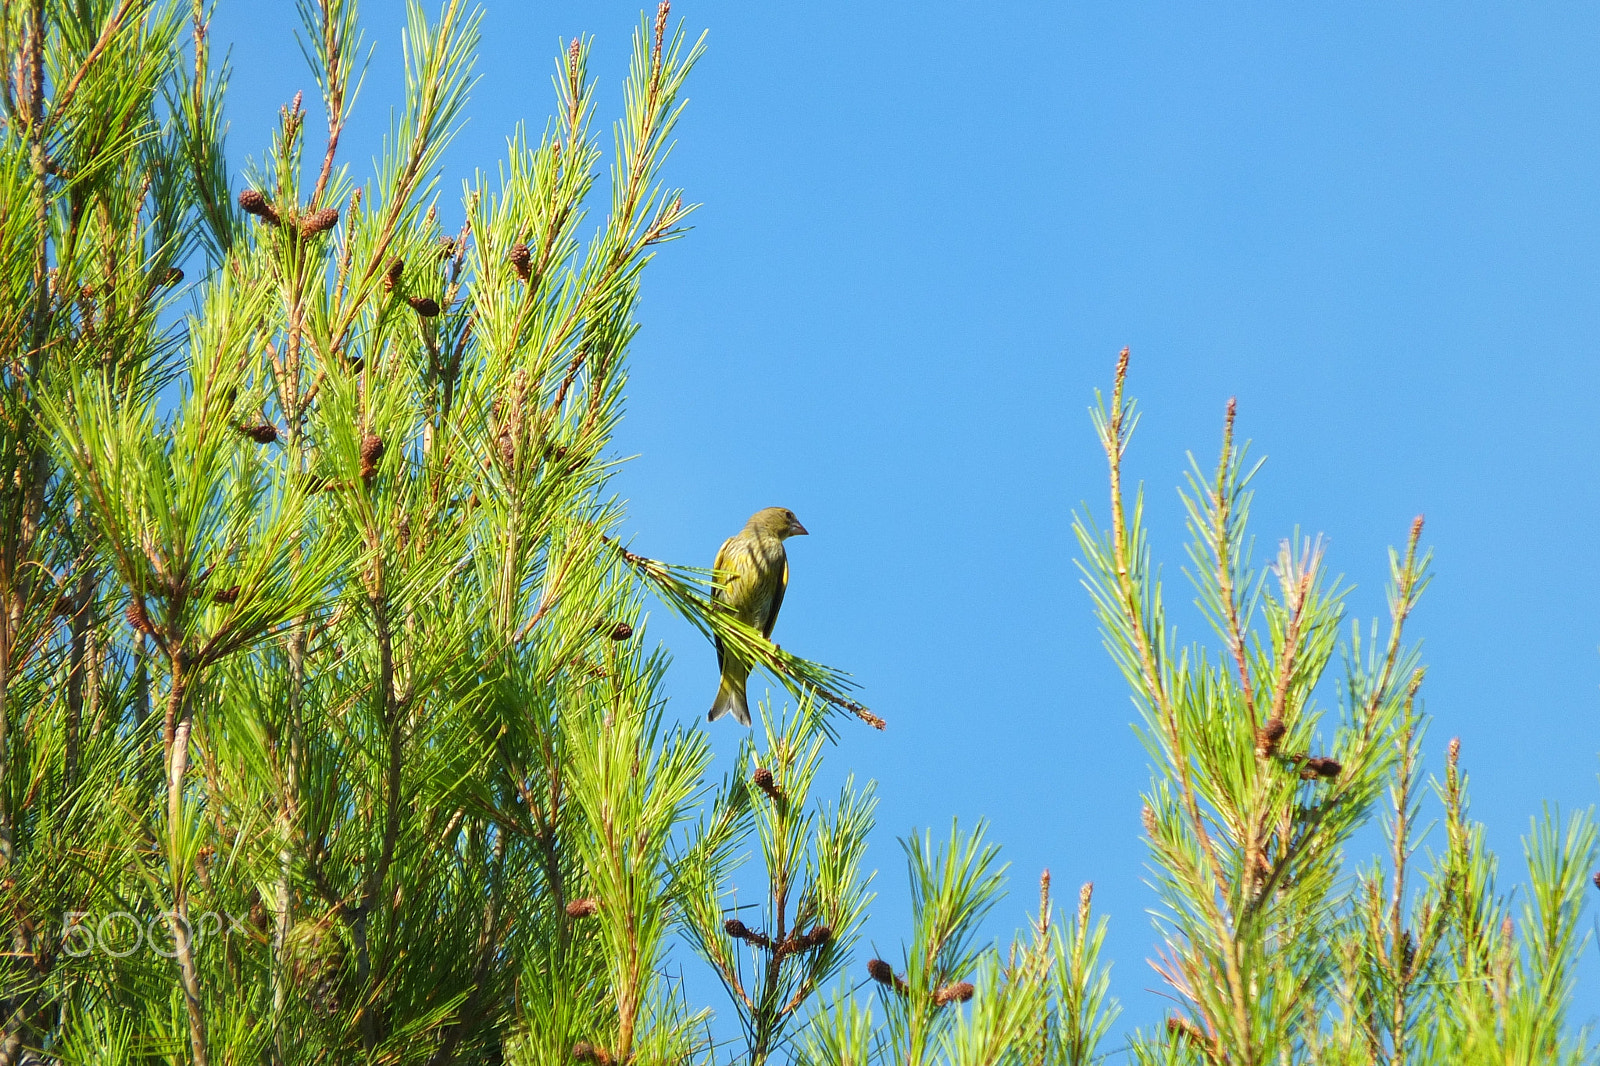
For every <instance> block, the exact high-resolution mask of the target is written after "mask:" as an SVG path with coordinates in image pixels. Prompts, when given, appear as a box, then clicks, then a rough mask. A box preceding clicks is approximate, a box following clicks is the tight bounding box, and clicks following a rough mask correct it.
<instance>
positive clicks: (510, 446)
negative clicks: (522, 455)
mask: <svg viewBox="0 0 1600 1066" xmlns="http://www.w3.org/2000/svg"><path fill="white" fill-rule="evenodd" d="M495 447H496V448H497V449H498V450H499V452H500V461H501V462H502V463H504V464H505V467H506V469H507V470H510V469H511V466H512V464H513V463H514V462H516V459H517V442H516V441H515V440H513V439H512V437H511V431H510V430H509V429H502V430H501V431H500V435H499V436H498V437H497V438H495Z"/></svg>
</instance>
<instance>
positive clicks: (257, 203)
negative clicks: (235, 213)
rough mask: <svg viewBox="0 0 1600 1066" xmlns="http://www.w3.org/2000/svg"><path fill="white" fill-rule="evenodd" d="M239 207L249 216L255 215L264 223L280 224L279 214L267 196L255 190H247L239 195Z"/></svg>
mask: <svg viewBox="0 0 1600 1066" xmlns="http://www.w3.org/2000/svg"><path fill="white" fill-rule="evenodd" d="M239 207H240V209H241V210H243V211H244V213H245V214H247V215H254V216H256V217H257V218H259V219H261V221H263V222H270V223H272V224H273V225H274V226H276V225H277V224H278V212H277V211H274V210H273V208H272V204H271V203H269V202H268V200H267V198H266V197H265V196H262V195H261V193H259V192H257V191H256V190H255V189H246V190H245V191H244V192H242V193H240V194H239Z"/></svg>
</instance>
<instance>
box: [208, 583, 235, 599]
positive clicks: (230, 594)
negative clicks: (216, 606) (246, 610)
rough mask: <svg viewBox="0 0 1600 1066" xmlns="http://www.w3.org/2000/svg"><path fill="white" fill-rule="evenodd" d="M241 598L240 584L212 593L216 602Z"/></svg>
mask: <svg viewBox="0 0 1600 1066" xmlns="http://www.w3.org/2000/svg"><path fill="white" fill-rule="evenodd" d="M238 598H239V586H238V585H231V586H229V587H228V588H225V589H223V590H222V591H221V592H215V593H212V595H211V599H212V601H213V602H215V603H232V602H234V601H235V600H237V599H238Z"/></svg>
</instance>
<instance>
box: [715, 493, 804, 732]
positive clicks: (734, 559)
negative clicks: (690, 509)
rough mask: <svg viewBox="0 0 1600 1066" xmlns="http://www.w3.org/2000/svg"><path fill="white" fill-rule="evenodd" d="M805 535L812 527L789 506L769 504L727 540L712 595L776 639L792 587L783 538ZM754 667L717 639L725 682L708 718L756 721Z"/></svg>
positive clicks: (740, 721)
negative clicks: (751, 695) (749, 688)
mask: <svg viewBox="0 0 1600 1066" xmlns="http://www.w3.org/2000/svg"><path fill="white" fill-rule="evenodd" d="M805 535H806V527H805V526H803V525H801V524H800V520H799V519H798V518H796V517H795V516H794V512H793V511H791V510H789V509H788V508H785V507H765V508H763V509H761V510H759V511H757V512H756V513H755V514H753V515H751V516H750V521H748V522H746V523H745V524H744V528H743V529H741V530H740V531H739V532H738V533H736V534H734V535H733V536H731V537H729V538H728V539H727V540H725V541H723V542H722V547H721V549H719V550H718V552H717V561H716V562H714V563H712V564H711V565H712V568H713V569H714V570H716V572H717V582H718V584H717V589H716V591H715V592H713V593H712V598H713V599H715V600H717V601H718V602H720V603H725V604H727V605H728V606H729V607H731V608H732V609H733V613H734V615H735V617H737V618H738V619H739V620H740V621H741V622H744V623H745V624H746V625H748V626H750V627H751V628H753V629H757V630H760V632H761V635H762V636H764V637H766V638H768V639H769V640H770V639H771V638H772V625H773V623H774V622H776V621H777V620H778V608H780V607H782V606H783V592H784V589H786V588H788V587H789V556H788V555H787V554H786V553H785V552H784V550H783V542H784V541H786V540H788V539H789V538H790V537H803V536H805ZM753 666H754V664H753V663H750V662H747V661H745V660H744V659H743V658H741V657H740V656H739V654H738V652H736V651H735V650H734V649H732V648H730V647H728V646H726V645H725V644H724V643H723V641H722V638H721V637H718V638H717V669H719V670H721V671H722V685H721V686H720V687H719V688H718V689H717V699H716V702H715V703H713V704H712V705H711V713H710V714H708V715H707V716H706V720H707V721H711V722H715V721H716V720H717V719H718V718H721V717H722V716H723V715H725V714H728V713H730V712H731V713H732V714H733V717H734V718H735V719H737V720H738V722H739V724H740V725H745V726H747V725H749V724H750V703H749V700H748V699H747V698H746V696H745V682H746V681H748V680H749V678H750V670H751V668H752V667H753Z"/></svg>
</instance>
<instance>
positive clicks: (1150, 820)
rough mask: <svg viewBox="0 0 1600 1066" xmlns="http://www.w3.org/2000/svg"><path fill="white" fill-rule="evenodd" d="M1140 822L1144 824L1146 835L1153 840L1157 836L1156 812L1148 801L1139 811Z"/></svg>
mask: <svg viewBox="0 0 1600 1066" xmlns="http://www.w3.org/2000/svg"><path fill="white" fill-rule="evenodd" d="M1139 822H1140V824H1141V825H1143V826H1144V835H1145V836H1147V837H1149V838H1150V839H1151V840H1154V839H1155V838H1156V812H1155V811H1154V810H1152V809H1151V808H1150V804H1148V803H1146V804H1145V805H1144V807H1143V808H1142V809H1141V810H1140V811H1139Z"/></svg>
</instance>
